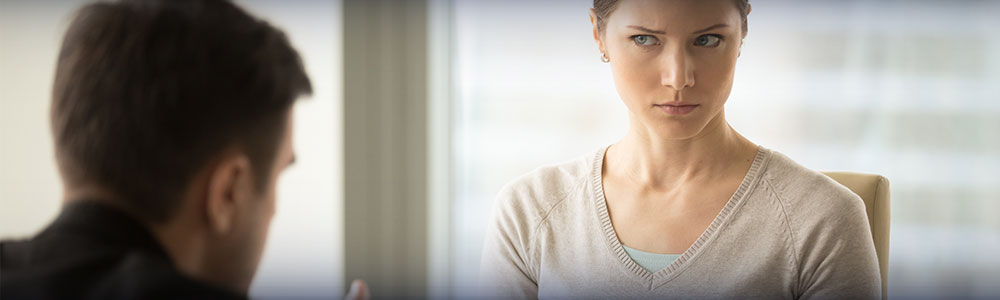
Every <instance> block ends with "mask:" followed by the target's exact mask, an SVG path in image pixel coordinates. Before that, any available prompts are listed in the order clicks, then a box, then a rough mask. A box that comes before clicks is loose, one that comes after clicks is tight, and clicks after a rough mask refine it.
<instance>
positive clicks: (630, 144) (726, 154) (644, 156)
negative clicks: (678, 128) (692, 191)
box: [605, 114, 757, 189]
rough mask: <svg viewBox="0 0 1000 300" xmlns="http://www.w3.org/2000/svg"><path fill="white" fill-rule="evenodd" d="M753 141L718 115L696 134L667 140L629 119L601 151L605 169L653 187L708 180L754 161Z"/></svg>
mask: <svg viewBox="0 0 1000 300" xmlns="http://www.w3.org/2000/svg"><path fill="white" fill-rule="evenodd" d="M756 152H757V145H755V144H753V143H752V142H750V141H749V140H747V139H746V138H744V137H743V136H742V135H740V134H739V133H738V132H736V130H734V129H733V128H732V127H730V126H729V124H728V123H727V122H726V121H725V117H724V116H723V115H722V114H719V116H717V117H716V118H715V119H712V120H711V121H709V124H708V125H706V126H705V128H704V129H702V131H701V132H699V133H698V134H697V135H695V136H693V137H690V138H684V139H666V138H662V137H660V136H658V135H656V134H655V133H654V132H652V130H649V129H648V128H646V127H645V126H642V125H641V124H636V121H633V122H632V125H631V126H630V128H629V131H628V133H627V134H626V135H625V137H624V138H623V139H622V140H620V141H619V142H618V143H615V144H614V145H612V146H611V147H610V148H609V149H608V152H607V154H606V158H605V161H606V162H605V164H606V165H605V166H606V172H610V174H611V175H613V176H621V177H622V178H626V179H628V180H630V181H632V182H634V183H637V184H641V185H643V186H647V187H649V188H652V189H660V188H665V189H666V188H670V187H674V186H678V185H682V184H685V183H690V182H699V181H704V182H711V181H714V180H715V179H718V178H720V177H724V176H728V175H730V174H732V173H734V172H742V171H745V170H742V168H741V166H743V165H744V164H746V163H749V161H752V160H753V157H754V156H755V154H756Z"/></svg>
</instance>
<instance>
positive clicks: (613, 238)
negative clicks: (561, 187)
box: [591, 145, 771, 289]
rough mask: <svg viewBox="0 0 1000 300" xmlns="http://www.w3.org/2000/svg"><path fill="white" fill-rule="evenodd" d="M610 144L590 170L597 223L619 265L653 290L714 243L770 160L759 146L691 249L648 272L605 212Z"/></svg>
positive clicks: (764, 149) (601, 150) (599, 152)
mask: <svg viewBox="0 0 1000 300" xmlns="http://www.w3.org/2000/svg"><path fill="white" fill-rule="evenodd" d="M610 146H611V145H608V146H604V147H602V148H601V149H600V150H598V151H597V153H596V154H595V155H594V158H593V163H594V164H593V168H592V171H591V186H592V188H593V194H594V199H595V204H596V208H597V209H596V210H597V221H598V222H599V223H600V226H601V229H603V230H604V235H605V237H606V239H607V245H608V249H609V250H610V251H611V253H612V254H613V255H614V256H615V257H616V258H617V259H618V261H619V262H620V265H621V266H623V267H624V268H625V269H627V270H628V271H629V272H630V273H632V274H634V275H636V276H637V277H639V278H641V279H642V280H644V281H646V282H647V283H648V284H649V288H650V289H653V288H655V287H657V286H660V285H663V284H665V283H667V282H669V281H670V280H672V279H673V278H675V277H677V275H679V274H680V273H681V272H682V271H683V270H684V269H686V268H687V266H689V265H691V263H692V261H693V260H695V259H697V258H698V253H700V252H702V250H703V249H705V248H706V247H707V246H708V245H709V244H711V242H712V241H713V240H715V236H717V235H718V233H719V231H720V230H721V229H722V227H724V226H725V225H726V224H727V223H728V221H729V219H730V218H731V216H732V215H733V214H734V212H735V211H736V208H737V207H739V205H740V204H741V203H743V201H744V199H746V198H747V196H748V195H749V194H750V193H749V191H750V190H752V187H753V186H754V185H756V183H757V182H758V181H759V178H760V174H761V173H762V172H761V170H763V169H764V167H765V165H766V163H767V161H768V158H770V156H771V155H770V154H771V151H770V150H769V149H767V148H765V147H763V146H758V148H757V154H756V156H754V159H753V162H752V163H751V164H750V169H749V170H748V171H747V173H746V175H744V176H743V181H741V182H740V185H739V187H738V188H737V189H736V192H734V193H733V195H732V196H731V197H730V198H729V200H728V201H727V202H726V205H725V206H724V207H723V208H722V210H720V211H719V214H718V215H716V216H715V219H713V220H712V223H711V224H710V225H709V226H708V228H706V229H705V231H704V232H702V233H701V235H700V236H699V237H698V239H697V240H695V241H694V243H692V244H691V246H690V247H689V248H688V249H687V250H685V251H684V252H683V253H681V255H680V257H679V258H677V259H676V260H674V262H673V263H671V264H670V265H668V266H667V267H666V268H663V269H661V270H659V271H656V272H649V271H648V270H646V269H645V268H643V267H642V266H639V264H637V263H636V262H635V261H634V260H632V258H631V257H629V255H628V253H627V252H625V248H624V247H623V246H624V245H623V244H622V243H621V240H619V239H618V234H617V233H616V232H615V228H614V225H612V224H611V216H610V215H609V213H608V203H607V201H606V199H605V198H604V184H603V181H602V171H603V168H604V155H605V154H606V153H607V151H608V148H609V147H610Z"/></svg>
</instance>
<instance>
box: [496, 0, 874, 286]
mask: <svg viewBox="0 0 1000 300" xmlns="http://www.w3.org/2000/svg"><path fill="white" fill-rule="evenodd" d="M749 12H750V5H749V4H748V3H747V1H746V0H683V1H681V0H678V1H662V0H649V1H643V0H622V1H616V0H595V1H594V7H593V9H592V10H591V14H590V18H591V23H592V24H593V34H594V40H595V41H596V42H597V46H598V48H599V49H600V51H601V53H602V56H601V60H602V61H604V62H606V63H610V65H611V70H612V73H613V75H614V79H615V85H616V87H617V89H618V93H619V95H620V96H621V98H622V100H623V102H624V103H625V106H626V107H627V108H628V110H629V121H630V123H629V124H630V126H629V129H628V132H627V133H626V134H625V137H624V138H622V139H621V140H619V141H618V142H616V143H614V144H613V145H611V146H609V147H606V148H602V149H599V150H598V151H596V152H595V153H594V154H593V155H589V156H586V157H583V158H580V159H577V160H575V161H572V162H569V163H565V164H561V165H556V166H550V167H543V168H540V169H538V170H535V171H533V172H531V173H529V174H527V175H525V176H523V177H521V178H519V179H517V180H515V181H514V182H512V183H510V184H509V185H508V186H507V187H505V188H504V189H503V191H502V192H501V193H500V195H499V197H498V201H497V206H496V207H495V209H494V218H493V221H492V223H491V226H490V229H489V231H488V236H487V239H486V243H485V246H484V250H483V262H482V268H481V271H482V276H481V278H480V280H481V282H482V288H483V290H482V291H483V292H484V293H485V295H489V296H501V297H505V298H704V299H717V298H820V299H823V298H843V299H862V298H869V299H870V298H879V296H880V282H879V272H878V265H877V261H876V256H875V248H874V244H873V242H872V238H871V235H870V229H869V227H868V222H867V217H866V215H865V209H864V204H863V202H862V201H861V199H860V198H858V197H857V196H856V195H854V194H853V193H851V192H850V191H849V190H847V189H846V188H844V187H843V186H841V185H839V184H837V183H836V182H834V181H832V180H831V179H829V178H827V177H825V176H823V175H822V174H819V173H817V172H815V171H812V170H809V169H806V168H805V167H802V166H800V165H798V164H796V163H795V162H793V161H792V160H790V159H789V158H788V157H786V156H784V155H781V154H780V153H777V152H774V151H771V150H769V149H766V148H764V147H759V146H757V145H755V144H754V143H753V142H751V141H749V140H747V139H746V138H745V137H743V136H741V135H740V134H739V133H738V132H736V130H734V129H733V128H732V127H730V126H729V124H728V123H727V122H726V118H725V113H724V109H723V107H724V104H725V102H726V100H727V98H728V97H729V92H730V90H731V89H732V82H733V74H734V67H735V65H736V60H737V58H738V57H739V55H740V47H741V46H742V39H743V37H745V36H746V32H747V23H746V16H747V14H748V13H749Z"/></svg>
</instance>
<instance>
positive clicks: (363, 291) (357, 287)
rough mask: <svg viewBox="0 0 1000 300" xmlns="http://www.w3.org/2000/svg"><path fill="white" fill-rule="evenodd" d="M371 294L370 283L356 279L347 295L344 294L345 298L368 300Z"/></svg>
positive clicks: (347, 299)
mask: <svg viewBox="0 0 1000 300" xmlns="http://www.w3.org/2000/svg"><path fill="white" fill-rule="evenodd" d="M370 297H371V294H369V293H368V284H365V281H364V280H361V279H355V280H354V282H352V283H351V290H350V291H348V292H347V296H344V299H345V300H368V298H370Z"/></svg>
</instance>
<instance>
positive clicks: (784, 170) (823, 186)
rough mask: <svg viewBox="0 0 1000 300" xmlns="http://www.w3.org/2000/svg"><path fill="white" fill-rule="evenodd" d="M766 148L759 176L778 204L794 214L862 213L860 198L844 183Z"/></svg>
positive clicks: (862, 207)
mask: <svg viewBox="0 0 1000 300" xmlns="http://www.w3.org/2000/svg"><path fill="white" fill-rule="evenodd" d="M769 151H770V160H769V162H768V166H767V169H766V171H764V173H763V179H762V180H764V181H765V182H766V183H767V186H768V187H769V188H771V189H772V190H773V191H774V194H773V196H775V197H777V198H778V201H779V202H781V204H782V206H784V208H785V209H786V210H788V212H789V213H791V214H794V215H808V216H821V215H824V213H836V214H844V213H850V212H854V213H857V212H860V213H861V214H864V201H862V200H861V198H860V197H859V196H858V195H857V194H855V193H854V192H852V191H851V190H850V189H848V188H847V187H844V186H843V185H841V184H840V183H838V182H837V181H835V180H833V179H831V178H830V177H828V176H826V175H824V174H823V173H820V172H817V171H815V170H812V169H809V168H807V167H805V166H803V165H801V164H799V163H797V162H795V161H794V160H792V159H791V158H789V157H788V156H786V155H784V154H782V153H780V152H777V151H774V150H769Z"/></svg>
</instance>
